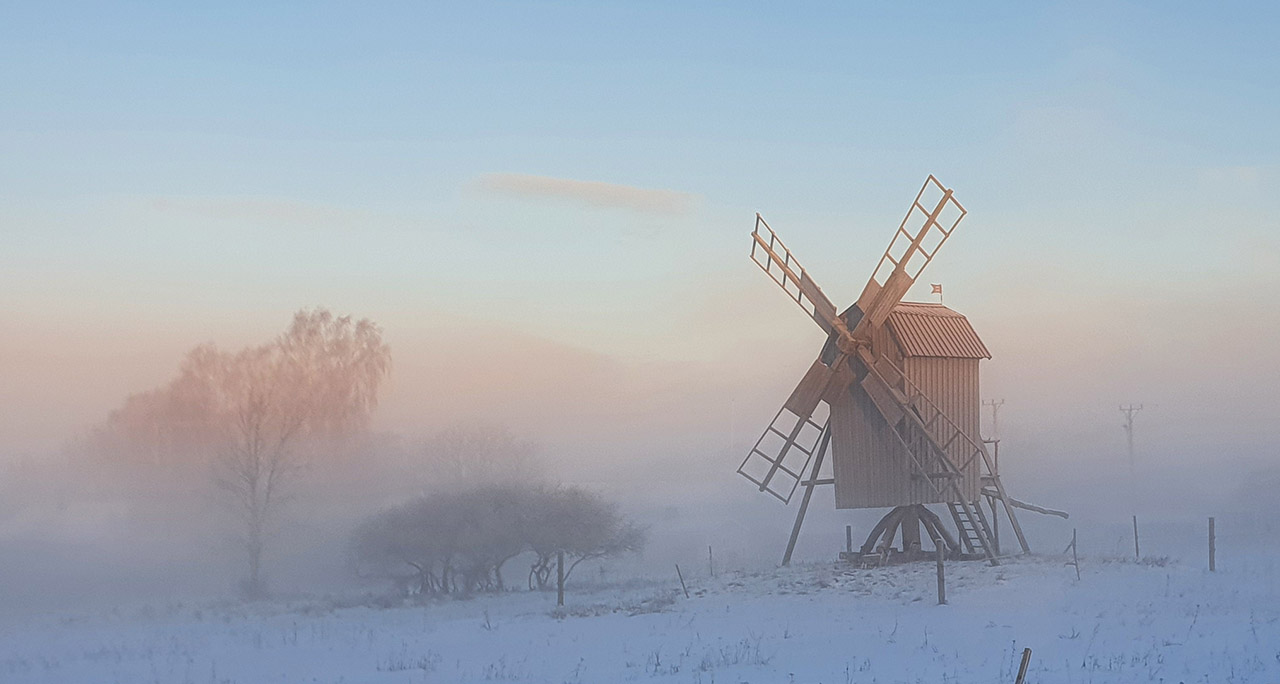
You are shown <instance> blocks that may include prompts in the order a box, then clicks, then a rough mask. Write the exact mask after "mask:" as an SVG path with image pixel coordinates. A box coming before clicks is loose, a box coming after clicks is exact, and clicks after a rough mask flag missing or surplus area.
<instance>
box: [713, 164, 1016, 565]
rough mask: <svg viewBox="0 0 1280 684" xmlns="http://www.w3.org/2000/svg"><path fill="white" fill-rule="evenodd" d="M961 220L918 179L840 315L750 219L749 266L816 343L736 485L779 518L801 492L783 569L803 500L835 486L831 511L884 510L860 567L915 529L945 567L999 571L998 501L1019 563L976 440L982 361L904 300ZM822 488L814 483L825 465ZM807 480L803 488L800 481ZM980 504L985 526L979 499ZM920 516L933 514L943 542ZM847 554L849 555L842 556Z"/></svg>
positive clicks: (978, 350)
mask: <svg viewBox="0 0 1280 684" xmlns="http://www.w3.org/2000/svg"><path fill="white" fill-rule="evenodd" d="M964 216H965V209H964V207H962V206H961V205H960V203H959V202H958V201H956V198H955V196H954V195H953V194H952V191H951V190H949V189H947V188H945V187H943V185H942V184H941V183H939V182H938V180H937V179H936V178H934V177H933V176H929V178H928V180H926V181H925V183H924V185H923V186H922V187H921V189H920V192H919V193H918V194H917V195H916V198H915V200H914V201H913V202H912V204H911V208H910V209H909V210H908V211H907V215H906V217H905V218H903V220H902V223H901V224H900V225H899V226H898V229H897V231H896V232H895V233H894V235H893V238H892V240H890V242H889V247H888V249H886V250H885V252H884V255H883V256H882V257H881V258H880V261H879V263H878V264H877V265H876V268H875V270H874V271H873V272H872V275H871V279H870V280H868V281H867V284H866V286H865V287H864V288H863V290H862V294H861V295H859V296H858V299H857V301H856V302H855V303H854V304H853V305H852V306H850V307H849V308H848V309H845V310H844V311H843V312H841V313H837V309H836V307H835V305H834V304H832V303H831V300H830V299H828V298H827V296H826V295H825V294H823V292H822V290H821V288H819V287H818V285H817V283H815V282H814V281H813V279H812V278H810V277H809V274H808V273H807V272H806V271H805V270H804V268H802V267H801V266H800V264H799V263H798V262H797V261H796V259H795V257H794V256H793V255H792V254H791V251H790V250H789V249H787V248H786V246H785V245H783V243H782V241H781V240H780V239H778V236H777V234H776V233H775V232H774V231H773V229H772V228H770V227H769V224H768V223H766V222H765V220H764V219H763V218H762V217H761V216H760V214H756V225H755V230H753V231H752V233H751V237H752V247H751V258H752V260H753V261H755V262H756V264H757V265H758V266H760V268H761V269H763V270H764V272H765V273H767V274H768V275H769V276H770V277H771V278H773V280H774V282H776V283H777V284H778V285H779V286H781V287H782V289H783V291H784V292H786V293H787V295H788V296H790V297H791V299H792V300H794V301H795V302H796V303H797V304H799V305H800V307H801V308H802V309H803V310H804V311H805V312H806V313H807V314H808V315H809V316H810V317H811V318H813V321H814V322H815V323H817V324H818V327H819V328H821V329H822V330H823V332H825V333H826V334H827V340H826V343H825V344H824V345H823V346H822V349H821V351H820V353H819V354H818V358H817V359H816V360H815V361H814V362H813V365H812V366H810V367H809V370H808V371H807V372H806V373H805V374H804V377H802V378H801V379H800V384H798V385H797V386H796V388H795V389H794V390H793V391H792V392H791V395H790V396H789V397H788V398H787V400H786V402H785V403H784V404H783V405H782V408H781V409H779V410H778V413H777V415H775V416H774V418H773V420H772V421H771V422H770V423H769V427H768V428H767V429H766V430H765V431H764V434H762V435H761V437H760V439H758V440H757V441H756V443H755V446H753V447H752V449H751V451H750V452H749V453H748V455H747V457H746V459H744V460H743V462H742V465H741V466H739V468H738V472H739V473H740V474H742V475H743V476H744V477H746V478H747V479H748V480H750V481H751V482H752V483H753V484H755V485H756V487H757V488H758V489H759V490H760V491H761V492H765V493H768V494H771V495H773V496H774V497H776V498H777V499H779V500H780V501H782V502H783V503H784V504H789V503H790V501H791V499H792V497H793V496H794V494H795V493H796V490H797V489H798V488H800V487H803V488H804V495H803V498H802V501H801V503H800V509H799V511H798V512H797V515H796V520H795V524H794V526H793V528H792V531H791V537H790V539H789V540H788V543H787V549H786V552H785V554H784V556H783V561H782V562H783V564H784V565H786V564H788V563H790V561H791V555H792V552H793V551H794V549H795V543H796V539H797V537H798V536H799V533H800V527H801V525H802V524H803V522H804V516H805V512H806V511H807V510H808V507H809V501H810V498H811V497H812V495H813V490H814V488H815V487H816V486H818V485H834V486H835V489H836V507H837V508H881V507H890V506H891V507H892V510H891V511H890V512H889V513H888V514H887V515H885V516H884V518H882V519H881V520H880V522H879V523H878V524H877V525H876V526H875V527H874V528H873V529H872V531H871V534H870V535H869V536H868V537H867V541H866V543H864V544H863V546H862V548H861V550H860V553H861V554H863V555H865V554H871V553H873V552H874V551H876V550H877V549H886V548H888V546H889V545H891V544H892V542H893V539H894V537H895V534H896V533H897V531H898V530H901V533H902V545H903V551H904V552H910V551H912V550H917V551H918V547H919V541H920V528H921V526H923V527H924V529H925V530H926V531H927V532H928V534H929V536H930V538H931V539H932V541H933V542H934V543H935V544H936V545H945V547H946V551H947V552H948V553H949V554H951V555H952V556H953V557H954V556H963V555H968V556H971V557H979V558H985V559H986V560H987V561H989V562H990V563H991V564H992V565H998V564H999V549H998V547H997V542H996V539H995V537H994V535H993V534H992V525H991V523H992V522H994V517H995V513H996V502H997V501H998V502H999V503H1000V504H1001V505H1002V506H1003V509H1004V512H1005V514H1006V515H1007V516H1008V518H1009V522H1010V524H1011V526H1012V528H1013V531H1014V533H1015V535H1016V536H1017V538H1018V543H1019V544H1020V546H1021V548H1022V552H1023V553H1029V552H1030V549H1029V547H1028V546H1027V541H1026V538H1025V537H1024V536H1023V533H1022V528H1021V526H1019V524H1018V519H1017V517H1016V515H1015V514H1014V512H1013V506H1015V505H1018V506H1025V505H1024V504H1021V502H1014V500H1012V499H1010V498H1009V496H1008V495H1007V494H1006V492H1005V489H1004V485H1003V484H1001V482H1000V478H999V475H998V473H997V472H996V470H995V469H994V467H993V464H992V460H991V457H990V455H989V454H988V452H987V450H986V448H985V446H984V444H983V440H982V438H981V437H980V436H979V434H978V420H979V416H980V411H981V403H980V399H979V396H978V384H977V370H978V361H979V360H980V359H982V358H990V354H989V353H988V352H987V350H986V347H985V346H983V344H982V341H981V340H980V339H978V337H977V335H976V333H974V331H973V328H972V327H971V326H970V325H969V323H968V321H967V319H965V318H964V317H963V316H961V315H960V314H958V313H956V312H954V311H952V310H951V309H948V308H946V307H944V306H942V305H941V304H912V303H904V302H902V298H903V296H904V295H906V293H907V291H908V290H909V289H910V288H911V286H912V284H913V283H915V281H916V279H917V278H918V277H919V276H920V273H921V272H922V271H923V270H924V268H925V267H926V266H928V265H929V262H931V261H932V260H933V258H934V257H935V256H936V255H937V253H938V250H939V249H940V248H941V247H942V245H943V243H945V242H946V241H947V239H948V238H950V237H951V234H952V232H954V231H955V229H956V226H958V225H959V224H960V221H961V220H962V219H963V218H964ZM828 454H830V455H831V458H832V470H833V476H832V477H830V478H822V479H820V478H819V472H820V470H821V468H822V464H823V461H824V459H825V458H826V457H827V455H828ZM806 474H807V477H806ZM983 496H985V497H987V499H988V501H989V503H990V504H991V510H992V520H988V518H987V516H986V514H985V513H984V512H983V510H982V507H981V506H980V505H979V504H980V499H981V497H983ZM925 504H945V505H946V506H947V508H948V510H949V511H950V513H951V518H952V520H953V522H954V523H955V526H956V530H957V534H955V535H954V536H953V535H952V534H951V532H950V531H949V530H948V529H947V528H946V527H945V526H944V525H943V524H942V521H941V518H940V517H939V516H938V515H936V514H935V513H933V512H932V511H930V510H929V509H928V508H927V507H926V506H925ZM849 552H850V553H851V552H852V548H850V549H849Z"/></svg>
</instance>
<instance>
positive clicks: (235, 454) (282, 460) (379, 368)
mask: <svg viewBox="0 0 1280 684" xmlns="http://www.w3.org/2000/svg"><path fill="white" fill-rule="evenodd" d="M389 365H390V351H389V349H388V347H387V345H385V344H384V343H383V342H382V333H381V330H380V329H379V328H378V327H377V326H376V325H374V324H373V323H372V322H370V321H368V320H360V321H353V320H352V319H351V317H349V316H342V317H334V316H333V315H332V314H330V313H329V312H328V311H325V310H323V309H318V310H316V311H300V312H298V313H297V314H296V315H295V316H294V319H293V323H292V324H291V325H290V327H289V329H288V330H287V331H286V332H285V333H284V334H283V335H281V336H280V337H279V338H277V339H276V340H275V341H274V342H272V343H270V344H266V345H263V346H261V347H253V348H249V349H245V350H242V351H240V352H238V353H234V354H231V353H216V352H206V353H204V354H203V355H202V363H200V364H192V365H191V366H189V367H190V368H191V370H193V371H198V372H201V373H205V374H206V377H205V381H206V386H207V387H208V389H209V392H210V396H211V397H212V401H211V404H212V406H213V412H214V414H215V416H217V420H216V424H217V426H218V428H219V438H218V440H217V445H216V447H215V459H214V466H215V472H216V483H217V485H218V487H219V489H220V490H221V491H222V492H224V493H225V495H226V497H227V501H228V503H229V504H230V505H231V508H232V509H233V511H234V512H235V513H236V515H237V516H238V517H239V519H240V524H241V525H242V527H241V536H242V538H241V541H242V542H243V544H244V549H245V553H246V560H247V562H248V574H247V576H246V577H245V579H244V583H243V585H242V588H243V590H244V592H245V593H246V594H247V595H249V596H260V595H262V594H263V593H264V591H265V589H266V583H265V580H264V577H263V572H262V560H263V553H264V551H265V549H266V544H267V541H268V539H269V537H270V533H271V531H272V526H273V524H274V523H275V522H276V519H277V516H278V514H279V511H280V508H281V507H282V505H283V504H284V503H285V502H286V501H287V500H288V496H289V492H288V487H287V485H288V484H289V482H290V481H291V480H292V479H293V477H294V476H295V475H296V474H297V472H298V471H299V469H300V468H301V467H302V466H303V465H304V464H305V463H306V461H307V458H308V456H309V454H311V453H313V452H314V451H315V450H316V449H317V448H319V447H320V445H321V444H322V443H323V442H324V441H326V440H332V439H341V438H342V437H343V436H345V435H348V434H350V433H352V432H353V431H356V430H361V429H364V428H365V427H367V425H368V421H369V418H370V415H371V413H372V410H373V409H374V407H375V406H376V405H377V392H378V387H379V385H380V383H381V381H382V379H383V378H384V377H385V375H386V373H387V371H388V369H389Z"/></svg>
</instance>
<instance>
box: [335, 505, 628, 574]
mask: <svg viewBox="0 0 1280 684" xmlns="http://www.w3.org/2000/svg"><path fill="white" fill-rule="evenodd" d="M644 536H645V535H644V531H643V530H642V529H641V528H639V527H637V526H636V525H634V524H633V523H631V522H630V521H628V520H627V519H625V518H624V517H623V516H622V515H621V514H620V513H619V512H618V510H617V506H616V505H614V504H612V503H611V502H608V501H605V500H604V499H603V498H602V497H600V496H599V495H597V494H594V493H592V492H588V491H586V490H583V489H580V488H577V487H521V486H518V485H487V486H480V487H473V488H470V489H465V490H458V491H453V492H440V493H435V494H430V495H427V496H423V497H419V498H417V499H414V500H413V501H410V502H408V503H406V504H404V505H401V506H398V507H395V508H392V509H389V510H386V511H383V512H382V513H379V514H377V515H375V516H374V517H373V518H371V519H369V520H367V521H366V522H365V523H364V524H363V525H361V526H360V527H359V528H358V529H357V530H356V533H355V534H354V535H353V538H352V542H351V551H352V554H353V558H354V560H355V562H356V565H357V568H358V569H359V571H360V572H361V574H372V575H375V576H380V577H385V578H390V579H392V580H394V581H395V582H396V583H397V585H398V587H399V588H400V590H401V591H403V592H404V593H406V594H411V595H414V594H442V593H470V592H473V591H493V590H498V591H501V590H502V589H504V588H505V584H504V581H503V576H502V569H503V567H504V566H505V565H506V563H507V562H508V561H510V560H511V559H512V558H514V557H516V556H518V555H520V554H521V553H525V552H532V554H533V555H534V562H533V563H532V565H531V567H530V571H529V587H530V588H531V589H532V588H546V587H547V586H549V585H551V584H552V583H553V581H554V573H555V563H556V560H557V556H558V554H560V553H564V554H565V560H566V568H565V570H566V573H565V574H566V578H567V577H568V575H569V574H570V573H572V571H573V569H574V568H575V567H577V566H578V564H580V563H581V562H583V561H585V560H589V559H593V558H603V557H606V556H614V555H620V554H623V553H627V552H632V551H638V550H640V548H641V547H642V546H643V544H644Z"/></svg>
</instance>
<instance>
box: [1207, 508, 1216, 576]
mask: <svg viewBox="0 0 1280 684" xmlns="http://www.w3.org/2000/svg"><path fill="white" fill-rule="evenodd" d="M1217 551H1218V541H1217V539H1216V538H1214V536H1213V516H1212V515H1211V516H1209V572H1215V571H1216V570H1217V568H1216V567H1215V564H1214V561H1215V559H1214V556H1215V555H1216V554H1217Z"/></svg>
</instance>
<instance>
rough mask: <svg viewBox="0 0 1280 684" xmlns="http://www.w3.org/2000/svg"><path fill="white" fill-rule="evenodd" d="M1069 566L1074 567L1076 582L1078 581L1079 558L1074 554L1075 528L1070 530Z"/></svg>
mask: <svg viewBox="0 0 1280 684" xmlns="http://www.w3.org/2000/svg"><path fill="white" fill-rule="evenodd" d="M1071 564H1072V565H1074V566H1076V581H1077V582H1079V581H1080V556H1079V555H1078V554H1077V553H1076V528H1074V527H1073V528H1071Z"/></svg>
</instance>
